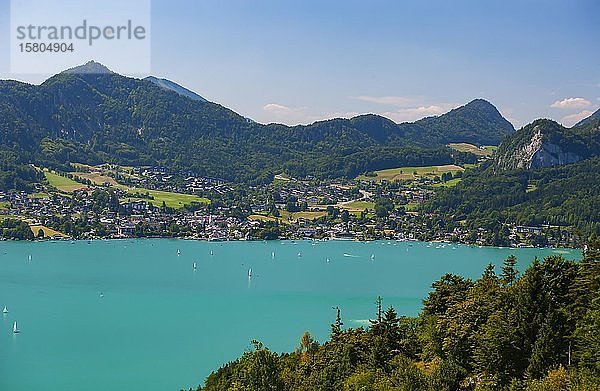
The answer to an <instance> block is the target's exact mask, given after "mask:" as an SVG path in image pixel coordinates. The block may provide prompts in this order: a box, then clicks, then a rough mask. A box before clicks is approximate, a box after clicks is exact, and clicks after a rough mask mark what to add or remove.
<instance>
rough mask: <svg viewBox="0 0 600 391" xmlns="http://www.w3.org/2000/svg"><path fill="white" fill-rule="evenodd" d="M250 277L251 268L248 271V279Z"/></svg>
mask: <svg viewBox="0 0 600 391" xmlns="http://www.w3.org/2000/svg"><path fill="white" fill-rule="evenodd" d="M250 277H252V268H250V269H248V278H250Z"/></svg>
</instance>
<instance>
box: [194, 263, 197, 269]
mask: <svg viewBox="0 0 600 391" xmlns="http://www.w3.org/2000/svg"><path fill="white" fill-rule="evenodd" d="M196 269H197V265H196V262H194V270H196Z"/></svg>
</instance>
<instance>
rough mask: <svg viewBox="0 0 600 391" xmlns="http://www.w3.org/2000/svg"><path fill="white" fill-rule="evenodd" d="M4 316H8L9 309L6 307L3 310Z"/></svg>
mask: <svg viewBox="0 0 600 391" xmlns="http://www.w3.org/2000/svg"><path fill="white" fill-rule="evenodd" d="M2 313H3V314H8V308H6V306H4V309H3V310H2Z"/></svg>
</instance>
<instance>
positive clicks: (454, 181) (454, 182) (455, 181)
mask: <svg viewBox="0 0 600 391" xmlns="http://www.w3.org/2000/svg"><path fill="white" fill-rule="evenodd" d="M460 181H461V179H460V178H452V179H450V180H449V181H446V182H440V183H436V184H435V185H433V187H454V186H456V185H457V184H458V182H460Z"/></svg>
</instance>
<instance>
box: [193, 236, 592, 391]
mask: <svg viewBox="0 0 600 391" xmlns="http://www.w3.org/2000/svg"><path fill="white" fill-rule="evenodd" d="M516 262H517V260H516V259H515V258H514V257H512V256H511V257H509V258H508V259H506V260H505V262H504V265H503V266H502V268H501V269H500V270H495V269H494V267H493V266H492V265H489V266H488V267H487V268H486V269H485V270H484V271H483V274H482V276H481V277H480V278H479V279H477V280H475V281H472V280H470V279H466V278H463V277H461V276H458V275H452V274H446V275H444V276H442V277H441V278H440V279H439V280H438V281H436V282H434V283H433V284H432V290H431V292H430V293H429V295H428V297H427V298H426V299H425V300H424V302H423V310H422V312H421V313H420V315H419V316H418V317H416V318H409V317H405V316H398V314H397V313H396V311H395V310H394V308H393V307H391V306H390V307H388V308H387V309H386V310H384V306H383V303H382V299H381V298H378V299H377V300H376V303H375V306H374V307H375V308H374V309H375V311H374V312H375V313H374V316H373V320H371V321H370V325H369V327H368V328H362V327H360V328H356V329H353V328H344V323H343V317H342V315H343V308H341V309H339V308H338V311H337V318H336V319H335V321H334V322H333V324H332V325H331V338H330V340H329V341H326V342H324V343H322V344H321V343H319V342H318V341H316V340H314V338H313V337H312V336H311V335H310V333H308V332H306V333H305V334H304V335H303V336H302V338H301V339H300V342H299V344H298V347H297V349H296V350H295V351H294V352H291V353H282V354H278V353H275V352H272V351H270V350H269V349H268V348H267V347H265V346H263V345H262V344H261V343H260V342H258V341H253V346H254V348H253V349H251V350H250V351H247V352H246V353H244V354H243V356H242V357H240V358H239V359H237V360H235V361H233V362H230V363H228V364H226V365H225V366H223V367H222V368H220V369H219V370H217V371H216V372H214V373H212V374H211V375H210V376H208V377H207V379H206V381H205V384H204V386H202V387H198V390H203V391H225V390H254V391H262V390H306V391H309V390H310V391H314V390H323V391H325V390H332V391H333V390H336V391H337V390H348V391H350V390H352V391H358V390H365V391H371V390H378V391H382V390H390V391H391V390H402V391H405V390H406V391H408V390H414V391H417V390H431V391H444V390H447V391H455V390H481V391H483V390H489V391H492V390H499V391H500V390H507V391H508V390H515V391H516V390H524V391H525V390H526V391H562V390H578V391H584V390H585V391H588V390H598V389H600V241H598V240H597V239H596V238H592V239H591V241H590V243H589V244H588V246H587V247H586V249H585V251H584V257H583V259H582V260H581V261H571V260H566V259H563V258H562V257H560V256H551V257H548V258H546V259H544V260H542V261H541V260H538V259H535V260H534V261H533V263H532V264H531V265H530V266H529V267H528V268H527V269H526V270H525V271H524V272H523V273H522V275H519V272H518V271H517V268H516Z"/></svg>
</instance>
